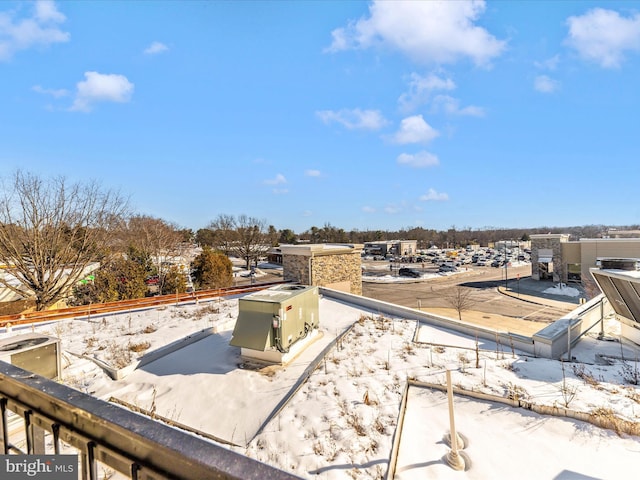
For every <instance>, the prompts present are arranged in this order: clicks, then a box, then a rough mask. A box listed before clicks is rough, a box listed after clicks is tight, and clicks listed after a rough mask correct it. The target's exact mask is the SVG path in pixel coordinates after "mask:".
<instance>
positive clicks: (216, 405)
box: [2, 297, 640, 479]
mask: <svg viewBox="0 0 640 480" xmlns="http://www.w3.org/2000/svg"><path fill="white" fill-rule="evenodd" d="M237 314H238V301H237V298H227V299H220V300H213V301H211V302H200V303H199V304H195V303H188V304H180V305H172V306H167V307H163V308H154V309H148V310H144V311H131V312H125V313H119V314H117V315H111V316H97V317H92V318H88V319H87V318H82V319H80V318H78V319H72V320H64V321H60V322H56V323H51V324H48V325H41V326H37V327H27V328H25V329H22V330H18V329H14V330H13V331H12V332H11V333H4V334H2V335H3V336H6V335H16V334H19V333H24V332H26V331H28V332H30V331H32V330H34V331H40V332H43V333H47V334H49V335H52V336H56V337H59V338H60V339H61V341H62V346H63V349H64V351H65V353H64V359H63V363H64V372H63V376H64V378H63V382H64V383H66V384H68V385H70V386H72V387H74V388H77V389H79V390H82V391H83V392H86V393H89V394H91V395H95V396H97V397H100V398H102V399H105V400H108V399H109V398H111V397H116V398H119V399H121V400H125V401H127V402H129V403H131V404H134V405H136V406H137V407H139V408H141V409H144V410H154V411H155V413H156V414H158V415H161V416H164V417H167V418H170V419H171V420H174V421H177V422H180V423H184V424H187V425H189V426H191V427H194V428H197V429H200V430H202V431H204V432H207V433H210V434H212V435H215V436H217V437H220V438H221V439H224V440H225V441H228V442H231V443H234V444H236V445H237V446H233V447H229V448H233V449H235V450H237V451H238V452H241V453H243V454H246V455H248V456H250V457H253V458H256V459H258V460H260V461H263V462H266V463H269V464H271V465H274V466H276V467H278V468H281V469H284V470H287V471H290V472H292V473H295V474H297V475H299V476H301V477H304V478H310V477H318V478H325V479H343V478H367V479H368V478H383V477H384V475H385V472H386V471H387V468H388V465H389V458H390V456H391V450H392V446H393V438H394V434H395V432H396V427H397V423H398V418H399V414H400V402H401V399H402V395H403V392H404V389H405V385H406V381H407V379H408V378H411V379H415V380H417V381H422V382H429V383H433V384H444V382H445V367H446V366H447V365H451V364H455V366H456V370H455V371H454V372H453V384H454V385H455V386H456V387H457V388H462V389H465V390H469V391H475V392H483V393H487V394H493V395H498V396H501V397H508V396H513V395H514V394H517V395H519V396H521V397H522V398H526V399H527V401H529V402H531V403H533V404H536V405H546V406H549V407H558V408H560V407H562V408H564V407H568V408H569V409H572V410H576V411H579V412H585V413H598V414H601V415H609V416H614V417H616V418H619V419H620V423H621V424H622V423H624V422H627V425H636V428H637V425H638V422H639V421H640V419H639V416H640V388H639V387H638V386H637V383H638V381H639V380H640V372H639V367H640V365H638V356H639V350H638V349H637V348H635V347H634V346H632V345H627V344H625V343H624V342H623V343H620V342H617V341H600V340H597V339H596V338H595V333H594V334H593V335H587V336H586V337H585V338H584V339H583V340H582V341H581V342H580V344H578V345H577V346H576V347H575V348H574V349H573V350H572V355H574V356H575V357H576V359H577V361H576V362H574V363H564V364H563V363H561V362H558V361H554V360H549V359H542V358H533V357H530V356H527V355H524V354H522V353H519V352H517V351H515V352H512V351H511V350H510V349H509V347H508V346H504V345H495V344H492V343H491V342H487V341H483V343H482V345H481V349H480V350H479V352H478V354H479V358H478V362H479V363H478V365H479V368H476V350H475V339H474V338H470V337H465V336H463V335H460V334H458V333H456V332H453V331H447V330H443V329H439V328H435V327H432V326H428V325H418V324H417V323H416V322H415V321H412V320H406V319H402V318H385V317H382V316H380V315H379V314H378V313H377V312H369V311H364V310H361V309H358V308H354V307H353V306H350V305H347V304H344V303H342V302H338V301H334V300H331V299H329V298H327V297H325V298H322V299H321V301H320V325H321V327H320V331H319V334H320V335H319V338H318V340H317V341H316V342H313V343H312V344H311V346H310V347H309V349H308V350H307V351H306V352H305V353H304V354H301V355H300V356H299V357H297V358H296V359H294V360H293V361H292V362H291V363H290V364H289V365H286V366H284V367H275V366H272V367H265V368H247V365H246V364H245V363H244V361H243V360H242V359H241V358H240V357H239V351H238V349H237V348H234V347H230V346H229V345H228V340H229V338H230V335H231V332H232V330H233V325H234V322H235V319H236V317H237ZM351 325H353V328H352V329H351V331H350V332H348V333H347V334H346V335H345V336H344V338H343V339H342V340H341V341H339V342H337V343H336V344H335V345H334V346H333V348H330V349H329V350H328V353H327V354H326V355H325V356H324V358H323V359H321V361H320V363H319V364H318V367H317V368H316V369H315V371H313V373H312V374H311V375H310V377H309V378H308V380H307V381H306V382H304V383H303V384H302V385H301V386H300V388H299V389H297V390H295V389H294V386H296V382H297V381H298V380H299V379H300V376H301V375H302V372H303V371H304V369H305V368H306V367H307V365H308V364H309V362H311V361H312V359H313V358H316V357H317V356H318V355H319V354H320V351H321V350H322V348H323V347H324V346H326V345H329V344H330V342H331V341H332V340H333V339H334V338H335V337H336V336H338V335H339V334H340V333H341V332H343V331H344V330H345V329H347V328H349V327H350V326H351ZM606 328H607V337H608V338H610V339H617V335H618V333H619V332H618V330H617V328H618V324H617V322H615V321H614V320H612V319H608V321H607V323H606ZM205 329H212V331H214V332H216V333H212V334H211V335H210V336H208V337H206V338H205V339H203V340H200V341H198V342H196V343H193V344H191V345H189V346H187V347H185V348H183V349H180V350H177V351H176V352H174V353H171V354H169V355H167V356H165V357H163V358H161V359H159V360H157V361H155V362H152V363H148V364H146V365H144V366H143V367H141V368H138V369H137V370H136V371H134V372H133V373H132V374H130V375H129V376H127V377H126V378H124V379H122V380H120V381H114V380H112V379H111V378H110V377H109V376H108V375H106V373H105V372H104V371H103V370H102V369H101V368H100V367H98V366H97V365H96V363H94V362H92V361H91V360H90V358H92V357H95V358H97V359H100V360H101V361H103V362H106V363H109V364H111V365H113V366H122V365H124V364H126V363H127V362H133V361H135V360H136V359H137V357H139V356H141V355H144V354H145V352H150V351H153V350H155V349H158V348H160V347H162V346H164V345H168V344H171V343H172V342H175V341H179V340H180V339H183V338H184V337H186V336H188V335H192V334H194V333H197V332H201V331H202V330H205ZM594 330H595V329H594ZM416 340H417V341H416ZM427 342H428V343H427ZM596 353H603V354H605V355H609V356H610V357H611V358H610V364H608V365H601V364H596V362H595V355H596ZM616 357H617V358H616ZM634 382H635V384H634ZM414 388H415V387H412V389H410V397H409V402H408V403H407V411H406V420H405V423H404V429H403V432H402V436H401V443H400V452H399V457H398V469H397V472H396V473H397V476H396V478H403V479H406V478H454V477H455V478H474V479H478V478H498V479H499V478H515V477H516V476H517V478H520V479H541V478H558V479H560V478H561V479H570V478H571V479H574V478H575V479H584V478H602V479H608V478H612V479H613V478H629V475H628V474H627V473H625V472H629V471H631V470H630V469H631V468H635V465H636V464H637V458H638V453H640V437H637V436H631V437H630V436H627V435H626V434H623V433H621V434H620V435H619V436H618V435H617V434H615V433H614V432H611V431H608V430H602V429H597V428H595V427H593V426H590V425H589V424H586V423H582V422H576V421H567V420H564V419H558V418H557V417H553V416H541V417H534V416H532V414H531V412H529V411H527V410H522V409H511V408H510V407H505V406H504V405H502V404H499V403H492V402H484V403H483V402H478V401H476V400H470V399H468V398H466V397H462V396H456V400H455V403H456V421H457V425H458V428H459V431H460V432H461V433H462V434H463V435H464V436H465V437H466V438H467V439H468V441H469V447H468V449H465V450H466V451H465V454H466V455H468V456H469V458H470V460H471V462H470V465H471V467H470V468H469V469H468V471H466V472H465V473H461V472H454V471H453V470H451V469H449V467H446V466H445V464H444V463H443V461H442V456H443V454H444V453H446V445H444V444H443V442H442V437H443V436H444V435H445V434H446V433H447V431H448V420H447V417H446V413H445V412H446V410H443V408H446V407H445V406H444V405H445V402H444V400H443V398H446V397H442V394H441V393H440V392H437V391H432V390H422V389H420V390H414ZM292 390H295V392H293V394H292V396H291V397H290V399H289V401H288V403H286V404H285V405H284V406H282V404H281V402H283V401H284V399H286V398H288V395H289V394H291V393H292ZM276 407H282V409H281V410H279V413H277V414H275V415H272V413H273V412H274V408H276ZM558 422H560V423H558ZM534 451H535V452H538V453H536V454H535V456H534V457H532V452H534ZM443 452H444V453H443ZM598 458H599V459H601V460H602V461H601V462H600V463H598V461H597V459H598ZM607 458H610V460H606V461H605V459H607ZM632 465H634V466H633V467H632ZM518 467H519V469H518ZM543 467H544V468H543ZM516 471H517V475H515V474H514V472H516Z"/></svg>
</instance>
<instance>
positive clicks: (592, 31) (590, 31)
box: [566, 8, 640, 68]
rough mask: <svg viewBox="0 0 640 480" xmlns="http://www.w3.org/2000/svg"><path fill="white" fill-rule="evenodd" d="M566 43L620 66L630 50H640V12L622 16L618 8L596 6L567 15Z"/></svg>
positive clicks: (583, 54) (598, 60)
mask: <svg viewBox="0 0 640 480" xmlns="http://www.w3.org/2000/svg"><path fill="white" fill-rule="evenodd" d="M567 24H568V25H569V34H568V37H567V39H566V43H567V44H568V45H569V46H570V47H573V48H574V49H576V51H577V52H578V54H579V55H580V56H581V57H583V58H585V59H586V60H590V61H593V62H596V63H598V64H599V65H600V66H601V67H604V68H616V67H619V66H620V64H621V63H622V62H623V60H624V54H625V52H628V51H635V52H638V51H640V13H636V14H634V15H631V16H629V17H628V18H625V17H622V16H621V15H620V14H619V13H618V12H616V11H613V10H605V9H603V8H594V9H592V10H589V11H588V12H587V13H585V14H584V15H582V16H573V17H569V18H568V19H567Z"/></svg>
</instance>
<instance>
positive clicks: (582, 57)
mask: <svg viewBox="0 0 640 480" xmlns="http://www.w3.org/2000/svg"><path fill="white" fill-rule="evenodd" d="M0 78H1V79H2V82H1V83H0V85H1V88H0V175H1V176H7V175H11V174H12V173H13V172H15V170H16V169H19V168H20V169H23V170H26V171H29V172H34V173H38V174H41V175H43V176H50V175H64V176H66V177H67V178H69V179H71V180H74V181H83V182H84V181H88V180H99V181H100V182H101V183H102V185H103V186H104V187H105V188H108V189H115V190H120V191H121V192H122V193H123V194H125V195H127V196H129V197H130V201H131V205H132V208H133V209H134V211H136V212H137V213H141V214H147V215H152V216H156V217H160V218H163V219H165V220H168V221H171V222H175V223H176V224H178V225H179V226H181V227H186V228H193V229H198V228H202V227H205V226H206V225H207V224H208V223H209V222H210V221H211V220H213V219H214V218H215V217H216V216H218V215H219V214H232V215H239V214H246V215H249V216H252V217H257V218H261V219H264V220H265V221H266V222H267V224H272V225H274V226H275V227H276V228H278V229H283V228H290V229H292V230H294V231H296V232H302V231H304V230H306V229H308V228H310V227H311V226H318V227H322V226H323V225H325V224H326V223H330V224H331V225H333V226H336V227H340V228H344V229H345V230H351V229H359V230H367V229H374V230H377V229H381V230H395V229H400V228H410V227H413V226H422V227H424V228H435V229H447V228H450V227H452V226H455V227H456V228H459V229H460V228H467V227H469V228H472V229H476V228H483V227H487V226H493V227H504V228H527V227H539V226H550V227H551V226H569V225H586V224H608V225H628V224H637V223H640V201H639V200H638V199H637V198H636V197H637V184H638V178H639V177H640V175H639V172H640V168H639V167H638V165H637V163H638V159H639V158H640V114H639V112H640V2H634V1H622V2H617V1H600V2H581V1H562V2H559V1H549V2H546V1H529V2H525V1H522V2H507V1H500V2H479V1H477V2H463V1H455V2H436V1H431V2H426V1H425V2H417V1H413V2H400V1H386V2H356V1H350V2H346V1H345V2H339V1H325V2H323V1H306V2H305V1H298V2H291V1H286V2H277V1H271V2H268V1H258V2H250V1H243V2H230V1H225V2H213V1H209V2H198V1H189V2H171V1H162V2H153V1H144V2H142V1H141V2H108V1H96V2H91V1H62V2H55V3H54V2H11V1H3V2H0Z"/></svg>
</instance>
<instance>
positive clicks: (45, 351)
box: [0, 333, 60, 379]
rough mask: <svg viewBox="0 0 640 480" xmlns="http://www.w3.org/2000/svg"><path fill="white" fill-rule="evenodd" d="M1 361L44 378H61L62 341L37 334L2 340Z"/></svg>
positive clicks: (0, 348)
mask: <svg viewBox="0 0 640 480" xmlns="http://www.w3.org/2000/svg"><path fill="white" fill-rule="evenodd" d="M0 361H4V362H7V363H10V364H11V365H15V366H16V367H20V368H23V369H24V370H28V371H30V372H33V373H35V374H36V375H40V376H42V377H46V378H50V379H57V378H60V340H58V339H57V338H54V337H48V336H45V335H40V334H35V333H27V334H24V335H16V336H15V337H9V338H5V339H2V340H0Z"/></svg>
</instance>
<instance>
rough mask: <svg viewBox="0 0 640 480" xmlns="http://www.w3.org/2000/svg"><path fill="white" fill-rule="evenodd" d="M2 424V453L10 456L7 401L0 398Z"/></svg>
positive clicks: (0, 419) (0, 420)
mask: <svg viewBox="0 0 640 480" xmlns="http://www.w3.org/2000/svg"><path fill="white" fill-rule="evenodd" d="M0 422H1V423H2V438H1V439H0V441H1V442H2V452H3V454H4V455H8V454H9V428H8V426H7V399H6V398H4V397H3V398H0Z"/></svg>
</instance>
